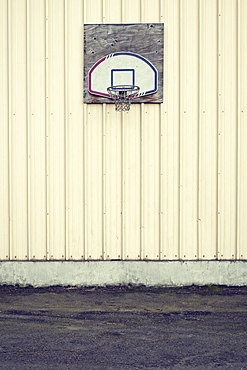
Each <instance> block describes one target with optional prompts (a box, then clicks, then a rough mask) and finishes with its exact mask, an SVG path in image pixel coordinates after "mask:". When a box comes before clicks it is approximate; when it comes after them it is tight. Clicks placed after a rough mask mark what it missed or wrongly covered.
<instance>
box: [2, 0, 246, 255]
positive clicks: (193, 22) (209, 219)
mask: <svg viewBox="0 0 247 370" xmlns="http://www.w3.org/2000/svg"><path fill="white" fill-rule="evenodd" d="M246 19H247V1H246V0H152V1H150V0H84V1H83V0H0V66H1V68H0V122H1V125H0V259H2V260H9V259H10V260H26V259H30V260H33V259H34V260H36V259H59V260H63V259H78V260H80V259H82V260H84V259H137V260H139V259H157V260H158V259H161V260H167V259H172V260H173V259H195V260H196V259H230V260H235V259H246V258H247V192H246V188H247V174H246V167H247V145H246V143H247V124H246V123H247V67H246V66H247V48H246V45H247V23H246ZM132 22H133V23H137V22H164V24H165V55H164V70H165V82H164V103H163V104H161V105H159V104H156V105H155V104H133V105H132V106H131V110H130V112H129V113H122V114H121V113H117V112H115V111H114V105H112V104H109V105H108V104H104V105H102V104H101V105H100V104H95V105H86V104H83V86H82V81H83V23H132Z"/></svg>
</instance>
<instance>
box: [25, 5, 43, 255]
mask: <svg viewBox="0 0 247 370" xmlns="http://www.w3.org/2000/svg"><path fill="white" fill-rule="evenodd" d="M27 5H28V12H27V14H28V15H29V19H28V30H29V32H28V65H27V70H28V84H29V86H28V100H29V101H28V123H29V127H28V139H29V162H30V163H29V187H28V191H29V207H30V209H29V234H30V256H29V258H30V259H46V233H47V230H46V125H45V119H46V97H45V80H46V79H45V65H46V60H45V1H35V0H32V1H29V2H28V3H27Z"/></svg>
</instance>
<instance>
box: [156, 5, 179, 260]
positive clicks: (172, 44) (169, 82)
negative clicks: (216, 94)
mask: <svg viewBox="0 0 247 370" xmlns="http://www.w3.org/2000/svg"><path fill="white" fill-rule="evenodd" d="M163 4H164V5H163V11H164V22H165V25H166V27H165V43H164V44H165V52H164V71H165V72H164V73H165V81H166V82H165V83H164V104H162V105H161V117H160V119H161V121H160V125H161V137H160V142H161V147H160V165H161V189H160V197H161V199H160V203H161V248H162V252H163V253H162V256H163V258H164V259H177V258H178V257H179V132H180V131H179V108H180V107H179V91H180V90H179V88H180V70H179V61H180V50H179V49H180V39H179V36H180V34H179V27H180V25H179V18H180V12H179V5H180V3H179V1H178V0H177V1H170V0H167V1H164V3H163Z"/></svg>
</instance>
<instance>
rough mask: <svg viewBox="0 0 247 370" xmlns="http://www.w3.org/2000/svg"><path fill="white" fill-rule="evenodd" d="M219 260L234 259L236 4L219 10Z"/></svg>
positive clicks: (224, 3)
mask: <svg viewBox="0 0 247 370" xmlns="http://www.w3.org/2000/svg"><path fill="white" fill-rule="evenodd" d="M219 26H220V31H219V116H218V119H219V168H218V173H219V187H218V197H219V210H218V212H219V251H218V253H219V256H218V257H219V258H220V259H231V258H235V257H236V250H235V248H236V190H237V188H236V184H237V168H236V159H237V157H236V153H237V146H236V144H237V55H236V50H237V44H236V41H237V2H235V1H231V0H230V1H229V0H225V1H221V2H220V7H219Z"/></svg>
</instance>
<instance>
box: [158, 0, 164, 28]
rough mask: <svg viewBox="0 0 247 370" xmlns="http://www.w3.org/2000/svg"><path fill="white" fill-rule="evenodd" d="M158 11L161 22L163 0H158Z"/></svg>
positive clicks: (161, 21)
mask: <svg viewBox="0 0 247 370" xmlns="http://www.w3.org/2000/svg"><path fill="white" fill-rule="evenodd" d="M159 13H160V23H163V18H164V9H163V0H159Z"/></svg>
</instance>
